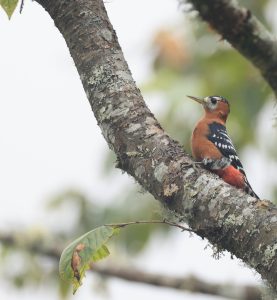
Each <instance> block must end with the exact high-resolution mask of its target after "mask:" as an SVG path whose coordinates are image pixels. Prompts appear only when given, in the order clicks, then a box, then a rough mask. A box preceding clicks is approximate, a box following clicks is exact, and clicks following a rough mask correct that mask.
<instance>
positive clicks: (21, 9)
mask: <svg viewBox="0 0 277 300" xmlns="http://www.w3.org/2000/svg"><path fill="white" fill-rule="evenodd" d="M23 7H24V0H21V3H20V9H19V12H20V13H22V11H23Z"/></svg>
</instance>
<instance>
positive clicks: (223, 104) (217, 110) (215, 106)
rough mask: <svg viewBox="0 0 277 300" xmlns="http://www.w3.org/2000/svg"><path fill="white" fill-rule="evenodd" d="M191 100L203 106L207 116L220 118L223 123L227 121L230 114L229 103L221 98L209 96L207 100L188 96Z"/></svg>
mask: <svg viewBox="0 0 277 300" xmlns="http://www.w3.org/2000/svg"><path fill="white" fill-rule="evenodd" d="M187 97H189V98H190V99H192V100H194V101H196V102H198V103H200V104H202V105H203V107H204V109H205V112H206V115H207V116H208V117H211V118H219V119H221V120H222V121H224V122H225V121H226V120H227V117H228V114H229V113H230V105H229V102H228V101H227V100H226V99H225V98H224V97H221V96H208V97H205V98H199V97H194V96H187Z"/></svg>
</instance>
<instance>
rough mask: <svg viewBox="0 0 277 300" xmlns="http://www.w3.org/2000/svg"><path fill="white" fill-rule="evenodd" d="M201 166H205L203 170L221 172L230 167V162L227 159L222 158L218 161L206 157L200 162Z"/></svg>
mask: <svg viewBox="0 0 277 300" xmlns="http://www.w3.org/2000/svg"><path fill="white" fill-rule="evenodd" d="M202 164H203V165H204V166H205V168H207V169H210V170H221V169H224V168H226V167H228V166H230V164H231V161H230V159H229V158H227V157H222V158H220V159H212V158H208V157H207V158H204V159H203V160H202Z"/></svg>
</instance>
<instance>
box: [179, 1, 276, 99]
mask: <svg viewBox="0 0 277 300" xmlns="http://www.w3.org/2000/svg"><path fill="white" fill-rule="evenodd" d="M181 1H182V2H187V0H181ZM188 2H190V3H192V4H193V6H194V8H195V9H196V10H197V11H198V12H199V14H200V16H201V18H202V19H203V20H204V21H206V22H208V23H209V24H210V25H211V26H212V27H213V28H214V29H215V30H216V31H217V32H218V33H219V34H220V35H222V37H223V38H224V39H226V40H227V41H228V42H229V43H230V44H231V45H232V46H233V47H234V48H236V49H237V50H238V51H239V53H240V54H242V55H244V56H245V57H246V58H247V59H248V60H249V61H251V62H252V63H253V65H255V66H256V67H257V68H258V69H259V70H260V72H261V73H262V75H263V77H264V78H265V80H266V81H267V82H268V83H269V85H270V86H271V88H272V89H273V91H274V93H275V96H277V40H276V38H275V37H274V36H273V35H272V34H271V33H270V32H269V31H268V30H267V29H266V28H265V27H264V25H263V24H262V23H260V22H259V20H258V19H257V18H256V17H255V16H254V15H253V14H252V13H251V11H250V10H248V9H246V8H244V7H239V5H238V3H237V1H234V0H233V1H230V0H188Z"/></svg>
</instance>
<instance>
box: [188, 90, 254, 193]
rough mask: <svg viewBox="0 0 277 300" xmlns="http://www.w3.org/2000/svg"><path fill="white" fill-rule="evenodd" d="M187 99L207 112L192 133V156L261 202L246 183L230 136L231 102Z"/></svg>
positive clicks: (221, 99) (216, 97)
mask: <svg viewBox="0 0 277 300" xmlns="http://www.w3.org/2000/svg"><path fill="white" fill-rule="evenodd" d="M188 97H189V98H190V99H193V100H195V101H196V102H198V103H200V104H202V106H203V108H204V110H205V114H204V117H203V118H202V119H201V120H200V121H199V122H198V123H197V124H196V126H195V128H194V130H193V133H192V138H191V148H192V155H193V157H194V158H195V159H196V160H197V161H199V162H202V163H203V165H204V166H205V167H206V168H207V169H209V170H210V171H212V172H213V173H215V174H217V175H218V176H219V177H221V178H222V179H223V180H224V181H225V182H227V183H229V184H231V185H233V186H235V187H236V188H239V189H243V190H244V191H245V192H246V193H248V194H249V195H251V196H253V197H255V198H257V199H259V197H258V196H257V195H256V194H255V192H254V191H253V189H252V187H251V186H250V184H249V182H248V180H247V177H246V174H245V172H244V169H243V166H242V164H241V162H240V160H239V158H238V156H237V152H236V149H235V147H234V145H233V143H232V141H231V139H230V138H229V136H228V134H227V130H226V120H227V118H228V115H229V113H230V105H229V102H228V101H227V100H226V99H225V98H224V97H221V96H208V97H205V98H199V97H194V96H188Z"/></svg>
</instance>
